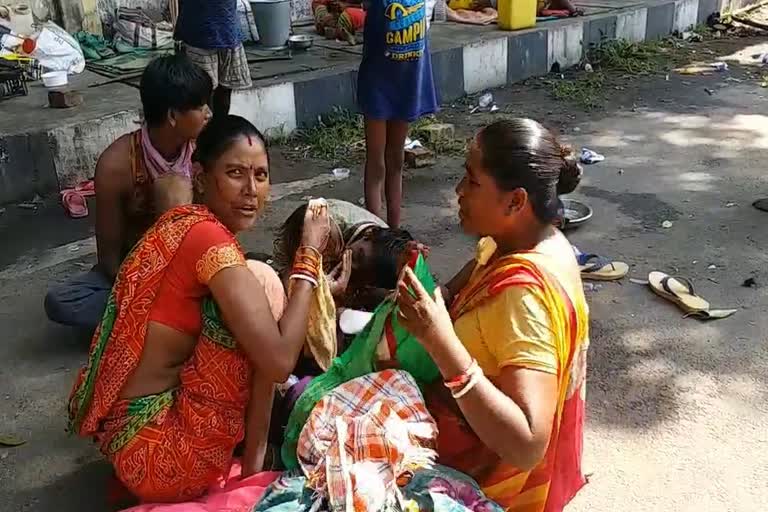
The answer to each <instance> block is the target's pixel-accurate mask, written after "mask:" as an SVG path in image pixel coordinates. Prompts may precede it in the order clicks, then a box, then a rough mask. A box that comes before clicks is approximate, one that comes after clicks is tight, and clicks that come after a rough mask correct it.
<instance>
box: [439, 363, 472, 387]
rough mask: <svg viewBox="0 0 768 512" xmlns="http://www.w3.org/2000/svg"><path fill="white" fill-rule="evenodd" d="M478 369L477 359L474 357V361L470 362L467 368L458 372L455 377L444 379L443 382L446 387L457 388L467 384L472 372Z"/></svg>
mask: <svg viewBox="0 0 768 512" xmlns="http://www.w3.org/2000/svg"><path fill="white" fill-rule="evenodd" d="M476 371H477V359H474V358H473V359H472V362H471V363H469V366H468V367H467V369H466V370H464V371H463V372H461V373H460V374H458V375H457V376H456V377H453V378H451V379H446V380H445V381H443V384H445V387H447V388H448V389H456V388H460V387H463V386H466V384H467V383H468V382H469V380H470V379H471V378H472V374H473V373H475V372H476Z"/></svg>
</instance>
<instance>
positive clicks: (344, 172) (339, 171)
mask: <svg viewBox="0 0 768 512" xmlns="http://www.w3.org/2000/svg"><path fill="white" fill-rule="evenodd" d="M350 172H351V171H350V170H349V169H347V168H346V167H337V168H336V169H334V170H332V171H331V174H333V177H334V178H336V179H337V180H345V179H347V178H349V173H350Z"/></svg>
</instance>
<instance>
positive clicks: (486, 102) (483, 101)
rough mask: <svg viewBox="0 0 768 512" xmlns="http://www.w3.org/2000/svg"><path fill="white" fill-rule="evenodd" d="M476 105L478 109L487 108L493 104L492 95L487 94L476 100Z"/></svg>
mask: <svg viewBox="0 0 768 512" xmlns="http://www.w3.org/2000/svg"><path fill="white" fill-rule="evenodd" d="M477 104H478V106H479V107H480V108H488V107H490V106H491V104H493V94H491V93H489V92H487V93H485V94H483V95H482V96H480V97H479V98H478V99H477Z"/></svg>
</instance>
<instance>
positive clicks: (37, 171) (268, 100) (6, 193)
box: [0, 0, 724, 204]
mask: <svg viewBox="0 0 768 512" xmlns="http://www.w3.org/2000/svg"><path fill="white" fill-rule="evenodd" d="M586 1H587V2H592V4H594V5H592V4H587V5H586V10H587V13H588V14H589V13H590V12H596V14H592V15H588V16H584V17H580V18H572V19H567V20H561V21H549V22H545V23H541V24H539V26H537V27H536V28H534V29H530V30H522V31H517V32H504V31H500V30H497V29H496V27H495V26H494V27H477V26H468V25H459V24H454V23H443V24H434V25H433V26H432V29H431V31H430V50H431V54H432V67H433V72H434V77H435V84H436V87H437V89H438V94H439V98H440V100H441V101H442V102H451V101H454V100H456V99H458V98H460V97H462V96H464V95H466V94H473V93H478V92H481V91H483V90H485V89H488V88H492V87H499V86H503V85H505V84H509V83H514V82H518V81H521V80H525V79H527V78H530V77H533V76H540V75H543V74H546V73H547V72H548V71H549V70H550V68H551V66H552V64H554V63H555V62H557V63H559V64H560V67H561V69H564V68H567V67H570V66H574V65H576V64H578V63H579V62H580V61H581V59H582V57H583V55H584V52H585V48H589V46H590V45H591V44H595V43H598V42H599V41H600V40H601V39H603V38H608V39H614V38H620V39H628V40H632V41H642V40H645V39H654V38H660V37H665V36H667V35H669V34H671V33H672V32H674V31H675V30H680V31H682V30H684V29H687V28H689V27H691V26H693V25H696V24H698V23H702V22H703V21H705V20H706V18H707V16H709V15H710V14H711V13H712V12H715V11H718V10H719V9H720V0H677V1H668V0H645V1H644V2H642V3H639V2H638V0H620V1H619V0H600V1H599V2H598V1H597V0H594V1H593V0H586ZM723 1H724V0H723ZM359 54H360V48H359V47H355V48H350V47H348V46H345V45H343V44H340V43H335V42H328V41H323V40H319V41H317V44H316V45H315V46H314V47H313V49H311V51H310V52H307V53H306V54H303V55H297V56H296V57H295V58H294V59H292V60H291V61H280V62H268V63H260V64H259V65H256V66H253V69H252V74H253V77H254V81H253V88H251V89H248V90H244V91H237V92H236V93H235V94H234V95H233V98H232V113H234V114H238V115H242V116H243V117H246V118H247V119H249V120H250V121H252V122H253V123H254V124H255V125H256V126H258V127H259V128H260V129H262V130H264V131H265V132H267V133H271V134H276V133H279V134H286V133H290V132H292V131H294V130H295V129H296V128H297V127H301V126H307V125H312V124H314V123H316V122H317V119H318V116H321V115H323V114H326V113H329V112H331V111H332V110H333V109H334V108H344V109H349V110H354V109H355V108H356V105H355V96H356V90H357V67H358V65H359V59H360V55H359ZM103 80H104V79H103V78H101V77H98V76H97V75H94V74H92V73H87V72H86V73H84V74H83V75H82V76H79V77H76V78H75V81H74V82H73V83H74V86H75V87H76V88H78V90H80V92H81V93H82V94H83V97H84V99H85V103H84V104H83V105H82V106H80V107H77V108H73V109H66V110H53V109H47V107H45V106H44V105H46V104H47V101H46V100H44V95H45V91H44V90H43V88H42V86H38V85H33V86H32V88H31V93H30V95H29V96H27V97H25V98H16V99H12V100H8V101H5V102H3V104H2V107H0V109H1V112H2V115H0V204H5V203H11V202H18V201H21V200H24V199H29V198H30V197H32V196H33V195H34V194H40V195H45V194H49V193H52V192H55V191H58V190H60V189H63V188H67V187H70V186H72V185H74V184H76V183H78V182H79V181H82V180H84V179H88V178H90V177H92V175H93V170H94V168H95V165H96V160H97V159H98V156H99V154H100V153H101V152H102V151H103V150H104V148H105V147H106V146H107V145H109V144H110V143H111V142H112V141H113V140H114V139H115V138H117V137H118V136H120V135H122V134H124V133H127V132H129V131H131V130H134V129H135V128H136V127H137V126H138V123H139V121H140V108H139V98H138V91H137V90H136V89H135V88H132V87H130V86H127V85H122V84H114V83H113V84H107V85H103V86H99V87H89V86H90V85H93V84H95V83H97V82H99V81H103Z"/></svg>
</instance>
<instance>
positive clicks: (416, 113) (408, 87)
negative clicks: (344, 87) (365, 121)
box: [357, 0, 441, 122]
mask: <svg viewBox="0 0 768 512" xmlns="http://www.w3.org/2000/svg"><path fill="white" fill-rule="evenodd" d="M438 1H441V0H438ZM357 102H358V106H359V107H360V110H361V111H362V113H363V114H364V115H366V116H367V117H369V118H371V119H375V120H395V121H408V122H411V121H415V120H416V119H418V118H420V117H422V116H424V115H427V114H432V113H434V112H436V111H437V109H438V103H437V93H436V92H435V84H434V82H433V79H432V62H431V60H430V57H429V44H428V42H427V18H426V2H425V0H372V1H371V2H370V5H369V6H368V8H367V11H366V18H365V32H364V42H363V60H362V62H361V63H360V70H359V72H358V75H357Z"/></svg>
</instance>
